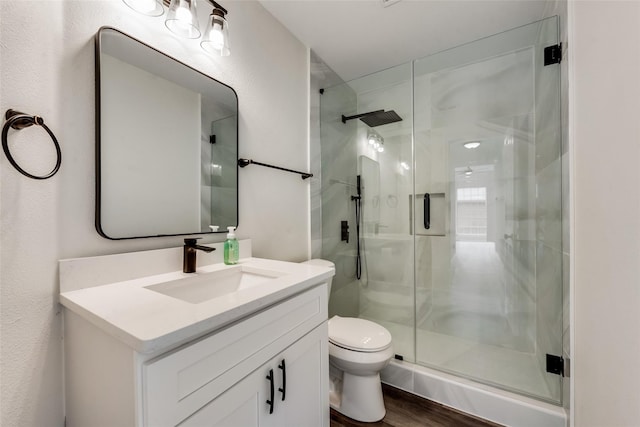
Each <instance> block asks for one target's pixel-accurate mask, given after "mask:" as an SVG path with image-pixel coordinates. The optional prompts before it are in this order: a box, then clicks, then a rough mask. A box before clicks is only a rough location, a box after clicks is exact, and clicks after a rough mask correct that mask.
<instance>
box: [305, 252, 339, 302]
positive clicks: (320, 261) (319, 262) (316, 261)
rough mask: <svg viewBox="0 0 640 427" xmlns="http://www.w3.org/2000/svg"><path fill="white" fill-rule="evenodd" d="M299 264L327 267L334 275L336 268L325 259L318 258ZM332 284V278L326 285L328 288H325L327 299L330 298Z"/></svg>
mask: <svg viewBox="0 0 640 427" xmlns="http://www.w3.org/2000/svg"><path fill="white" fill-rule="evenodd" d="M300 264H311V265H317V266H319V267H327V268H332V269H333V271H334V273H335V271H336V266H335V264H334V263H332V262H331V261H327V260H326V259H319V258H315V259H310V260H309V261H303V262H301V263H300ZM332 282H333V276H332V277H331V278H330V279H329V283H328V285H329V286H328V287H327V292H328V294H327V297H329V298H330V297H331V283H332Z"/></svg>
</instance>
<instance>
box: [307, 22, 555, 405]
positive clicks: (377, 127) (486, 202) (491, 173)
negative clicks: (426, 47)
mask: <svg viewBox="0 0 640 427" xmlns="http://www.w3.org/2000/svg"><path fill="white" fill-rule="evenodd" d="M557 43H558V21H557V18H556V17H553V18H548V19H545V20H543V21H539V22H536V23H533V24H530V25H527V26H523V27H520V28H516V29H513V30H510V31H508V32H505V33H501V34H498V35H495V36H491V37H488V38H485V39H481V40H478V41H475V42H472V43H469V44H466V45H462V46H459V47H456V48H453V49H450V50H447V51H443V52H440V53H438V54H435V55H431V56H429V57H426V58H422V59H419V60H415V61H412V62H411V63H407V64H402V65H399V66H397V67H394V68H391V69H387V70H383V71H380V72H378V73H374V74H371V75H368V76H365V77H362V78H358V79H355V80H352V81H349V82H347V83H344V84H341V85H338V86H334V87H330V88H324V92H323V94H322V96H321V100H320V103H321V105H320V132H321V198H322V209H321V216H322V219H321V224H322V257H323V258H325V259H329V260H331V261H333V262H334V263H335V264H336V277H335V278H334V285H333V289H332V294H331V298H330V306H329V314H330V316H332V315H336V314H337V315H342V316H354V317H361V318H366V319H369V320H373V321H375V322H377V323H379V324H381V325H383V326H385V327H386V328H387V329H388V330H389V331H390V332H391V334H392V336H393V346H394V350H395V353H396V354H397V356H396V357H397V358H399V359H403V360H404V361H406V362H411V363H415V364H418V365H422V366H427V367H431V368H435V369H438V370H441V371H445V372H447V373H451V374H455V375H457V376H461V377H464V378H468V379H472V380H475V381H478V382H481V383H484V384H489V385H492V386H495V387H498V388H502V389H506V390H509V391H513V392H516V393H519V394H523V395H527V396H530V397H534V398H537V399H540V400H543V401H547V402H551V403H555V404H560V403H561V394H562V393H561V380H562V378H561V376H560V375H557V374H554V373H550V372H547V370H548V368H553V362H554V361H555V360H556V359H555V358H554V356H560V355H562V215H561V214H562V212H561V209H562V194H561V182H562V179H561V177H562V175H561V172H562V171H561V158H560V156H561V127H560V87H559V78H560V70H559V65H558V64H557V63H556V62H557V61H556V59H555V57H557V55H558V52H557V50H556V47H555V46H556V45H557ZM545 64H546V65H545ZM379 110H384V111H386V112H389V111H393V112H395V114H396V115H397V116H398V118H399V119H401V120H396V121H393V122H385V121H384V120H369V124H367V123H366V122H367V120H365V118H366V117H367V115H366V113H368V112H375V111H379ZM362 114H365V116H364V117H363V118H354V119H351V120H343V116H347V117H351V116H357V115H362ZM358 177H359V178H358ZM358 182H359V183H360V187H359V188H358ZM358 195H359V196H360V197H359V198H358V197H357V196H358ZM354 196H356V197H354ZM356 208H357V213H358V218H357V219H358V222H357V223H356ZM342 221H347V222H348V225H349V234H348V236H345V233H344V232H341V231H344V227H341V222H342ZM318 223H320V221H318ZM358 263H359V265H360V268H361V277H360V279H358V278H357V277H356V266H357V265H358ZM547 359H548V360H547ZM549 370H553V369H549Z"/></svg>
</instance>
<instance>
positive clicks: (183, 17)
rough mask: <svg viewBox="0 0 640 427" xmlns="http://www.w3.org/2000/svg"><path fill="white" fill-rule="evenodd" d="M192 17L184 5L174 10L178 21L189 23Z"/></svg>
mask: <svg viewBox="0 0 640 427" xmlns="http://www.w3.org/2000/svg"><path fill="white" fill-rule="evenodd" d="M192 19H193V15H192V14H191V11H190V10H189V9H187V8H186V7H179V8H178V10H176V20H177V21H178V22H180V23H186V24H189V25H191V20H192Z"/></svg>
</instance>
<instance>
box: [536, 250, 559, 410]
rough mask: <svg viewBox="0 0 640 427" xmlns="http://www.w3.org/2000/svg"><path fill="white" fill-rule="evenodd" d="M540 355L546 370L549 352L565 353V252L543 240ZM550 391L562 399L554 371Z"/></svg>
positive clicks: (547, 376)
mask: <svg viewBox="0 0 640 427" xmlns="http://www.w3.org/2000/svg"><path fill="white" fill-rule="evenodd" d="M537 253H538V257H537V258H538V260H537V278H536V279H537V281H536V282H537V283H536V287H537V292H536V294H537V308H538V313H537V322H536V330H537V339H536V341H537V344H538V348H537V354H536V355H537V357H538V363H539V365H540V368H541V370H542V372H545V366H546V359H545V358H546V354H547V353H549V354H554V355H557V356H560V355H562V346H563V340H562V334H563V312H562V293H563V286H562V281H563V273H562V263H563V257H562V253H561V252H560V251H558V250H556V249H554V248H550V247H548V246H546V245H544V244H542V243H538V246H537ZM544 375H545V381H546V382H547V386H548V387H549V391H550V393H551V395H552V396H554V397H555V398H556V399H558V400H559V399H560V397H561V390H560V388H559V387H560V381H559V377H558V376H557V375H554V374H549V373H544Z"/></svg>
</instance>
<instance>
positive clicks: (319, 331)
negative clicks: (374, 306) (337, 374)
mask: <svg viewBox="0 0 640 427" xmlns="http://www.w3.org/2000/svg"><path fill="white" fill-rule="evenodd" d="M327 341H328V338H327V322H324V323H323V324H321V325H320V326H318V327H316V328H315V329H313V330H312V331H311V332H309V333H308V334H307V335H305V336H303V337H302V338H300V339H299V340H298V341H296V342H295V343H294V344H292V345H291V346H289V347H288V348H287V349H286V350H284V351H283V352H282V353H280V354H279V355H278V356H276V357H275V358H273V359H271V360H270V361H268V362H267V363H265V364H264V365H263V366H261V367H259V368H258V369H257V370H255V371H254V372H253V373H251V374H249V375H248V376H247V377H245V378H244V379H243V380H241V381H240V382H238V383H237V384H236V385H234V386H233V387H231V388H230V389H229V390H227V391H226V392H224V393H223V394H221V395H220V396H219V397H218V398H216V399H214V400H213V401H211V402H210V403H209V404H207V405H206V406H204V407H203V408H201V409H200V410H199V411H197V412H196V413H194V414H193V415H191V416H190V417H189V418H187V419H186V420H184V421H183V422H182V423H180V424H179V427H254V426H260V427H316V426H317V427H328V426H329V388H328V381H329V356H328V347H327ZM283 360H284V369H283V368H282V366H283V363H282V361H283ZM270 372H273V388H274V394H273V411H272V412H270V405H269V404H267V401H268V400H271V381H270V380H269V379H268V376H269V373H270ZM283 397H284V399H283Z"/></svg>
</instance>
